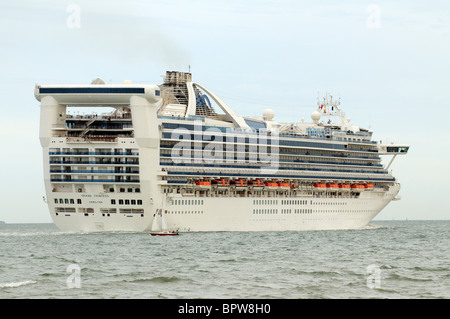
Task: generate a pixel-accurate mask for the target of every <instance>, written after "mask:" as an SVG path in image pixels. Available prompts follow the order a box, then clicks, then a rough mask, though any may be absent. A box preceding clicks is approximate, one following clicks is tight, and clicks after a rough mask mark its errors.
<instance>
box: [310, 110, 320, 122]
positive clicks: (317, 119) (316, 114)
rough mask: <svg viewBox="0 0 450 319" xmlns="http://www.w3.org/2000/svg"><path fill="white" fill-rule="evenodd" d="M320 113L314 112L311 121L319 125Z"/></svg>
mask: <svg viewBox="0 0 450 319" xmlns="http://www.w3.org/2000/svg"><path fill="white" fill-rule="evenodd" d="M320 117H321V115H320V113H319V112H317V111H314V112H312V114H311V119H312V120H313V122H314V123H317V122H318V121H319V120H320Z"/></svg>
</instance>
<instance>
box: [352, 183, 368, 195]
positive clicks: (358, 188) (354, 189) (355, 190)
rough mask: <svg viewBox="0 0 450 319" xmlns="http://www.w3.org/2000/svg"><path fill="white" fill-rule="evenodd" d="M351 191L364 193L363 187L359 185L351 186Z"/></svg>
mask: <svg viewBox="0 0 450 319" xmlns="http://www.w3.org/2000/svg"><path fill="white" fill-rule="evenodd" d="M351 189H352V191H353V192H357V193H359V192H362V191H364V190H365V187H364V185H361V184H353V185H352V186H351Z"/></svg>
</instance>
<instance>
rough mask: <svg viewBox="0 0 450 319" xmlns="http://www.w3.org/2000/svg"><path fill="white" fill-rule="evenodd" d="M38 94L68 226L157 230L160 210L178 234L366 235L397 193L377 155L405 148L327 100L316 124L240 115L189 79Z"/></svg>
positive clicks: (51, 201) (62, 218)
mask: <svg viewBox="0 0 450 319" xmlns="http://www.w3.org/2000/svg"><path fill="white" fill-rule="evenodd" d="M35 96H36V98H37V100H39V101H40V102H41V119H40V141H41V145H42V148H43V159H44V176H45V187H46V197H47V202H48V206H49V210H50V214H51V216H52V219H53V221H54V222H55V224H56V225H57V226H58V227H59V228H61V229H63V230H81V231H103V230H104V231H150V230H151V226H152V223H153V220H154V218H155V216H156V215H157V214H161V213H162V214H164V217H165V220H166V223H167V226H168V227H170V228H172V229H173V230H177V231H180V232H184V231H269V230H311V229H355V228H361V227H364V226H366V225H367V224H368V223H369V222H370V220H371V219H372V218H373V217H374V216H375V215H376V214H378V213H379V212H380V211H381V210H382V209H383V208H384V207H385V206H386V205H387V204H388V203H389V202H390V201H391V200H393V199H395V198H396V195H397V193H398V192H399V189H400V184H399V182H398V181H397V180H396V179H395V178H394V177H393V176H392V175H391V173H390V172H389V171H388V168H389V167H384V165H383V164H382V162H381V158H380V155H393V157H395V156H396V155H398V154H406V153H407V152H408V149H409V147H408V146H407V145H394V144H389V145H384V144H381V143H379V142H375V141H373V140H372V131H370V130H368V129H363V128H360V127H357V126H354V125H353V124H352V123H351V121H350V119H348V118H346V117H345V114H343V113H342V112H341V110H340V101H339V100H336V99H334V100H333V97H332V96H330V95H326V96H325V97H324V98H323V100H319V101H318V106H317V110H315V111H314V112H313V113H312V115H311V121H308V122H306V121H305V120H304V119H302V120H301V122H300V123H288V124H286V123H278V122H276V121H275V120H274V112H273V111H272V110H269V109H267V110H265V111H264V112H263V114H262V116H259V117H243V116H240V115H238V114H237V113H236V112H234V111H233V110H232V109H231V108H230V107H229V106H228V105H227V104H226V103H225V102H224V101H222V100H221V99H220V97H218V96H217V95H216V94H214V93H213V92H212V91H210V90H209V89H207V88H206V87H204V86H202V85H200V84H198V83H195V82H193V81H192V75H191V74H190V73H184V72H174V71H173V72H167V73H166V76H165V79H164V82H163V83H162V84H160V85H139V84H133V83H132V82H130V81H125V82H124V83H122V84H120V85H111V84H105V83H104V82H103V81H101V80H99V79H96V80H95V81H93V82H92V83H91V84H89V85H36V88H35ZM92 108H94V109H95V110H96V112H90V113H88V114H87V115H86V114H85V112H82V113H83V114H81V115H80V114H79V111H78V113H77V112H72V111H71V110H80V109H81V110H84V109H85V110H91V109H92ZM103 109H104V110H105V111H106V110H109V112H107V113H104V112H98V111H97V110H103ZM390 164H391V163H389V165H390ZM389 165H388V166H389Z"/></svg>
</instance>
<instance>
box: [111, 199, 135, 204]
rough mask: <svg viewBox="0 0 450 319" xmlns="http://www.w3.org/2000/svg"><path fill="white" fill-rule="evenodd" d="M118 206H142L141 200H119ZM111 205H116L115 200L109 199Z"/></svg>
mask: <svg viewBox="0 0 450 319" xmlns="http://www.w3.org/2000/svg"><path fill="white" fill-rule="evenodd" d="M118 201H119V205H142V199H119V200H118ZM111 205H116V200H115V199H111Z"/></svg>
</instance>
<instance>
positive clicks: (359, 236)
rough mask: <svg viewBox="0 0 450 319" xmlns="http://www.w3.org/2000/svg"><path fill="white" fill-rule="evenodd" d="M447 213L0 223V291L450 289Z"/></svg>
mask: <svg viewBox="0 0 450 319" xmlns="http://www.w3.org/2000/svg"><path fill="white" fill-rule="evenodd" d="M449 234H450V221H372V222H371V224H370V225H369V226H368V227H366V228H365V229H361V230H339V231H302V232H291V231H286V232H206V233H180V235H179V236H171V237H166V236H164V237H162V236H161V237H158V236H155V237H153V236H150V234H148V233H129V232H106V233H80V232H63V231H60V230H58V229H57V228H56V227H55V226H54V225H53V224H5V225H0V299H10V298H102V299H104V298H122V299H128V298H139V299H140V298H157V299H159V298H170V299H178V298H243V299H247V298H267V299H275V298H276V299H294V298H336V299H340V298H408V299H409V298H422V299H425V298H450V270H449V268H450V239H449Z"/></svg>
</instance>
